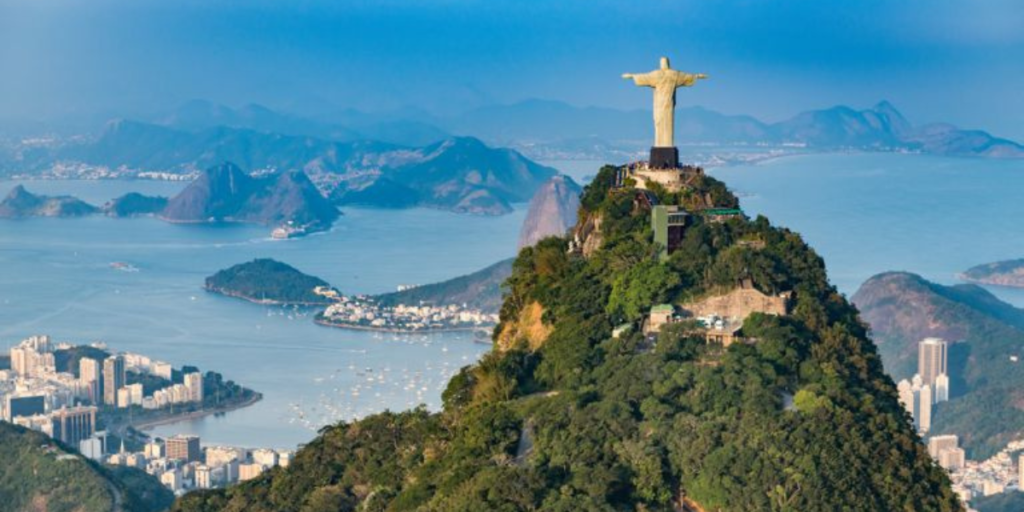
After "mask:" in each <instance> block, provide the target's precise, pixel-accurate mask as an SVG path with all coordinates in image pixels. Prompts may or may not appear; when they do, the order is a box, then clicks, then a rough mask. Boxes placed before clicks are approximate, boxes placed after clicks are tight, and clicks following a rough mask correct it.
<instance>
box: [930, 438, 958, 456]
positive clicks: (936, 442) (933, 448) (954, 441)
mask: <svg viewBox="0 0 1024 512" xmlns="http://www.w3.org/2000/svg"><path fill="white" fill-rule="evenodd" d="M957 446H960V442H959V439H958V438H957V437H956V436H955V435H952V434H950V435H944V436H932V437H931V439H929V440H928V455H931V456H932V458H933V459H938V458H939V453H941V452H942V450H947V449H950V448H956V447H957Z"/></svg>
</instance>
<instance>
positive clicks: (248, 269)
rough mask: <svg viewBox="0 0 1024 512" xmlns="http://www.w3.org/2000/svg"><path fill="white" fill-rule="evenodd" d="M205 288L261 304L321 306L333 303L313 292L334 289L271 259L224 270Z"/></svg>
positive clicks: (207, 283) (207, 279) (318, 279)
mask: <svg viewBox="0 0 1024 512" xmlns="http://www.w3.org/2000/svg"><path fill="white" fill-rule="evenodd" d="M204 287H205V288H206V290H207V291H210V292H214V293H220V294H222V295H227V296H228V297H237V298H240V299H245V300H248V301H252V302H256V303H260V304H297V305H303V306H319V305H326V304H331V303H332V301H331V300H330V299H327V298H326V297H323V296H321V295H317V294H316V293H314V292H313V290H314V289H315V288H317V287H323V288H330V285H329V284H328V283H327V282H326V281H324V280H323V279H320V278H318V277H314V276H311V275H308V274H303V273H302V272H300V271H299V270H297V269H296V268H295V267H292V266H291V265H288V264H286V263H281V262H280V261H276V260H272V259H269V258H258V259H255V260H253V261H250V262H247V263H239V264H238V265H233V266H232V267H230V268H227V269H224V270H220V271H218V272H217V273H216V274H214V275H212V276H210V277H207V278H206V282H205V284H204Z"/></svg>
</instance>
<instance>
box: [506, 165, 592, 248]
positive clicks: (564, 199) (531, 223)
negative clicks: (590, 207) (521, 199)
mask: <svg viewBox="0 0 1024 512" xmlns="http://www.w3.org/2000/svg"><path fill="white" fill-rule="evenodd" d="M582 191H583V189H581V188H580V186H579V185H577V184H576V182H575V181H573V180H572V178H570V177H568V176H563V175H558V176H553V177H552V178H551V179H550V180H548V181H547V182H545V183H544V184H543V185H541V187H540V188H539V189H537V193H536V194H534V195H533V199H531V200H530V209H529V210H528V211H527V213H526V219H525V220H524V221H523V227H522V228H521V229H520V230H519V248H520V249H522V248H523V247H527V246H530V245H533V244H535V243H537V242H538V241H540V240H541V239H542V238H544V237H548V236H564V235H565V233H566V232H567V231H569V228H571V227H573V226H575V225H576V210H578V209H579V207H580V192H582Z"/></svg>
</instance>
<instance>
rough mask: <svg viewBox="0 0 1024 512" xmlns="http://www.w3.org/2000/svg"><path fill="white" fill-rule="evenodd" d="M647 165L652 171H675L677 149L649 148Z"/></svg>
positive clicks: (677, 164)
mask: <svg viewBox="0 0 1024 512" xmlns="http://www.w3.org/2000/svg"><path fill="white" fill-rule="evenodd" d="M649 165H650V166H651V168H652V169H677V168H679V148H677V147H675V146H672V147H669V148H659V147H652V148H651V160H650V163H649Z"/></svg>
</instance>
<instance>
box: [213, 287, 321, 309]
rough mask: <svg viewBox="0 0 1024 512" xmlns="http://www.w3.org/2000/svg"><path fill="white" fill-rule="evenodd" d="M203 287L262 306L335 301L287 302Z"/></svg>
mask: <svg viewBox="0 0 1024 512" xmlns="http://www.w3.org/2000/svg"><path fill="white" fill-rule="evenodd" d="M203 289H204V290H206V291H207V292H209V293H215V294H217V295H222V296H224V297H230V298H232V299H241V300H244V301H246V302H251V303H253V304H259V305H261V306H299V307H311V308H312V307H324V306H330V305H331V304H333V302H285V301H280V300H274V299H257V298H255V297H250V296H248V295H242V294H239V293H233V292H229V291H225V290H222V289H220V288H216V287H210V286H203Z"/></svg>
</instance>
